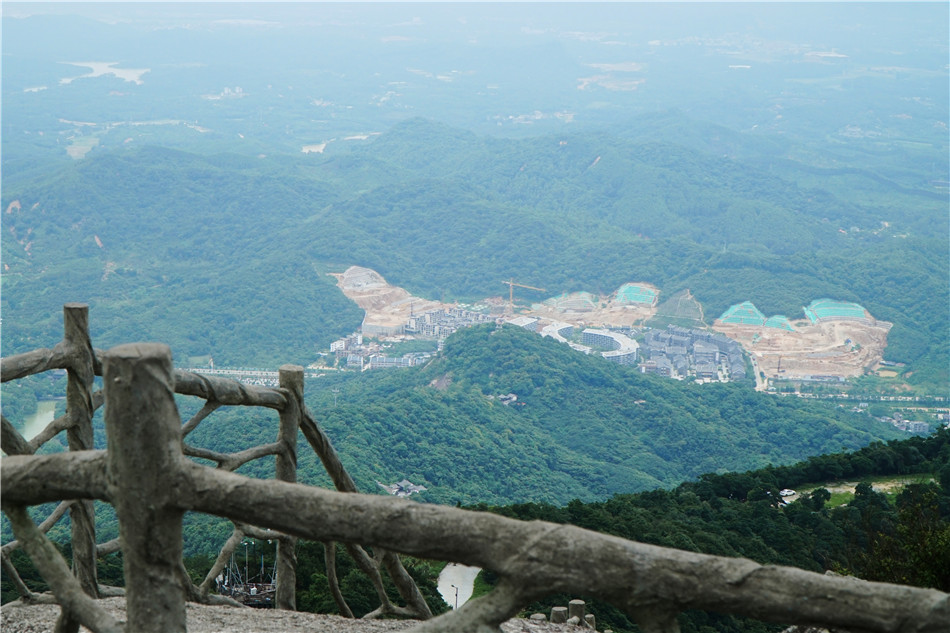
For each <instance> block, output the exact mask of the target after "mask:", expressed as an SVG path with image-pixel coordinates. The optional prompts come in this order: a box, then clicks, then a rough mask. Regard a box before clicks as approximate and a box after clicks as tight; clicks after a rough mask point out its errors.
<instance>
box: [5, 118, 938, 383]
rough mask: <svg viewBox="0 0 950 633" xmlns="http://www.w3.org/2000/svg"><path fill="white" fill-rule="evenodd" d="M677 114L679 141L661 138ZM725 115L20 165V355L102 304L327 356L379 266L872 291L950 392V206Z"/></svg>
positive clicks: (135, 324)
mask: <svg viewBox="0 0 950 633" xmlns="http://www.w3.org/2000/svg"><path fill="white" fill-rule="evenodd" d="M661 123H663V124H664V125H663V127H665V128H666V129H668V130H675V131H676V132H675V135H674V136H675V139H671V140H670V141H666V142H658V141H655V140H648V139H649V137H651V136H652V134H653V133H652V130H654V129H655V128H656V127H657V126H660V125H661ZM714 129H715V130H716V131H717V132H718V133H719V135H720V138H722V139H725V138H728V137H729V136H730V135H731V134H732V133H731V132H729V131H728V130H725V129H722V128H714ZM711 131H712V129H711V128H710V126H709V125H706V124H700V123H697V122H692V121H690V120H689V119H688V118H686V117H684V116H683V115H682V114H677V113H671V114H667V115H664V116H662V117H653V118H652V119H651V125H650V126H646V127H645V128H630V129H629V130H627V132H626V133H623V134H613V133H612V134H609V135H608V134H594V133H585V134H579V135H570V134H561V135H556V136H542V137H537V138H531V139H524V140H505V139H496V138H487V137H479V136H476V135H474V134H472V133H469V132H464V131H461V130H457V129H452V128H449V127H446V126H444V125H441V124H438V123H434V122H431V121H424V120H411V121H408V122H405V123H401V124H399V125H396V126H395V127H393V129H391V130H390V131H389V132H387V133H385V134H383V135H381V136H378V137H376V138H375V139H372V140H367V141H365V142H363V144H362V145H354V146H350V149H347V150H345V151H339V152H329V151H328V152H327V153H325V154H322V155H300V156H275V157H272V158H251V157H246V156H237V155H231V154H223V155H217V156H201V155H197V154H191V153H186V152H181V151H177V150H169V149H161V148H154V147H152V148H141V149H129V150H124V149H117V150H114V151H110V152H106V153H102V154H97V155H90V156H89V157H87V158H86V159H83V160H82V161H81V162H77V163H74V164H69V165H65V166H62V167H59V168H51V169H50V170H49V172H48V173H45V174H44V175H43V176H41V177H33V178H12V179H5V182H4V191H3V201H2V208H3V210H4V231H3V238H2V239H3V253H4V257H3V267H4V270H3V280H4V281H3V283H4V293H3V298H2V303H3V311H4V316H5V324H4V325H5V331H4V333H5V336H4V337H3V350H4V354H8V353H10V352H12V351H17V350H22V349H26V348H29V347H31V346H32V345H33V343H32V341H45V340H55V339H56V337H57V336H58V334H57V330H58V326H57V325H56V321H57V318H58V314H59V311H60V307H61V305H62V303H65V302H67V301H74V300H81V301H86V302H89V303H90V304H91V305H92V316H91V318H92V327H93V332H94V334H95V335H96V340H97V342H98V344H100V345H103V346H108V345H112V344H117V343H119V342H123V341H128V340H137V339H142V338H149V339H159V340H163V341H166V342H168V343H169V344H171V345H172V347H173V349H175V350H176V353H178V354H179V355H180V357H181V360H182V362H183V363H184V362H187V360H188V358H191V357H206V356H209V355H210V356H213V357H214V358H215V360H216V362H218V363H219V364H222V365H247V364H254V365H262V364H271V365H278V364H281V363H283V362H297V363H301V364H308V363H309V362H311V361H312V360H313V358H314V357H315V354H316V351H317V350H319V349H326V348H327V347H328V346H329V342H330V341H332V340H334V339H335V338H338V337H339V336H342V335H345V334H348V333H349V332H352V331H354V330H355V329H356V328H357V327H358V325H359V322H360V311H359V310H358V309H357V308H356V306H354V305H353V304H352V303H351V302H349V301H348V300H347V299H346V298H345V297H344V296H343V295H342V293H341V292H340V291H339V289H338V288H336V287H335V286H334V284H333V281H334V280H333V279H332V278H331V277H329V276H328V275H327V274H325V273H328V272H342V271H343V270H345V269H346V268H347V267H349V266H350V265H353V264H358V265H361V266H365V267H368V268H373V269H375V270H377V271H379V272H380V273H381V274H383V275H384V276H385V277H386V279H387V280H389V281H390V282H391V283H394V284H396V285H399V286H403V287H405V288H406V289H407V290H408V291H409V292H410V293H412V294H415V295H417V296H424V297H430V298H433V299H442V300H453V299H462V300H465V299H470V298H477V297H484V296H491V295H493V294H498V290H499V289H498V280H500V279H510V278H513V277H514V278H516V279H518V280H519V281H521V282H523V283H527V284H529V285H536V286H538V287H545V288H559V289H562V290H564V291H573V290H590V291H593V292H595V293H598V294H603V293H605V292H609V291H610V290H613V289H615V288H617V287H619V286H620V285H621V284H622V283H625V282H627V281H630V280H631V279H636V280H649V281H650V282H651V283H653V284H655V285H656V286H657V287H658V288H659V289H660V290H661V291H662V292H663V293H664V294H663V296H667V297H668V296H672V295H674V294H675V293H677V292H678V291H681V290H685V289H689V290H690V291H691V293H692V294H693V296H695V298H696V299H697V300H698V301H700V302H701V303H702V305H703V306H704V308H705V309H706V312H707V313H708V314H713V315H716V314H721V313H722V312H723V311H724V310H725V309H726V308H728V307H729V306H730V305H732V304H734V303H736V302H738V301H741V300H743V299H746V298H754V300H755V303H756V305H757V306H758V307H759V308H760V309H761V310H762V312H763V313H765V314H795V313H797V312H798V311H799V310H800V309H801V306H803V305H806V304H807V303H808V302H809V301H811V300H812V299H815V298H819V297H832V298H835V299H838V300H841V301H853V302H856V303H859V304H861V305H862V306H864V307H866V308H867V309H868V310H870V311H871V313H872V314H874V316H875V317H876V318H878V319H881V320H885V321H888V322H891V323H894V328H893V329H892V330H891V332H890V333H889V335H888V347H887V351H886V356H885V358H887V359H888V360H891V361H901V362H905V363H908V368H907V370H906V372H905V376H904V378H905V379H906V380H909V381H910V382H912V383H914V384H917V385H919V386H920V387H922V388H928V389H937V388H939V387H941V386H944V385H946V384H947V382H948V381H950V379H948V378H947V366H948V362H946V361H947V358H948V351H947V350H948V338H950V337H948V334H947V332H948V331H950V322H948V318H950V317H948V314H947V311H946V310H945V307H946V304H947V303H948V289H947V286H946V283H945V281H946V274H945V273H946V270H947V269H948V267H950V264H948V253H947V250H946V248H945V246H946V243H945V239H943V238H941V235H945V234H946V230H945V229H946V223H947V216H946V213H945V211H946V205H945V203H944V202H942V201H941V200H939V199H936V198H934V197H933V196H932V195H931V194H930V193H929V192H927V191H925V190H924V189H912V190H908V189H907V188H906V187H897V186H894V187H885V186H882V185H881V184H880V182H879V181H878V180H876V179H875V171H874V169H873V167H870V166H869V167H868V168H867V169H866V170H862V169H857V170H856V171H855V172H854V173H853V174H852V175H850V176H849V178H848V180H847V181H836V182H835V185H836V186H835V188H834V189H833V190H831V189H826V188H824V185H823V184H822V183H821V182H820V181H819V180H816V179H814V178H813V176H811V175H810V172H809V171H807V170H804V169H803V168H802V167H801V166H800V165H799V164H798V163H788V162H787V161H786V162H782V163H776V164H775V165H773V166H772V168H771V169H763V168H761V167H759V165H761V163H762V161H761V160H760V159H756V160H754V161H746V160H744V159H741V158H737V157H736V158H729V157H726V158H724V157H723V156H721V155H713V154H711V153H707V152H705V151H701V150H699V149H687V147H688V146H696V145H698V144H699V143H698V142H697V141H698V139H700V138H706V137H708V135H709V134H710V133H711ZM676 135H678V136H676ZM674 140H675V142H674ZM742 143H744V144H747V145H748V144H750V143H754V141H753V140H752V139H748V138H746V139H743V140H742ZM759 151H760V152H764V153H766V154H768V153H769V152H773V151H774V149H773V148H772V146H770V145H768V144H763V145H761V146H760V147H759ZM776 158H778V157H777V156H776ZM872 183H874V184H873V188H874V189H875V190H876V193H875V195H874V197H873V198H871V199H869V198H868V197H867V194H866V189H865V187H871V186H872Z"/></svg>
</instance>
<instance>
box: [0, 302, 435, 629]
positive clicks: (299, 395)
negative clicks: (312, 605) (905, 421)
mask: <svg viewBox="0 0 950 633" xmlns="http://www.w3.org/2000/svg"><path fill="white" fill-rule="evenodd" d="M63 315H64V317H63V319H64V331H65V335H64V340H63V341H62V342H61V343H59V344H58V345H56V346H55V347H54V348H53V349H40V350H35V351H32V352H27V353H25V354H19V355H16V356H11V357H8V358H4V359H3V361H2V380H3V381H4V382H6V381H8V380H15V379H18V378H23V377H26V376H30V375H33V374H37V373H41V372H44V371H49V370H54V369H65V370H66V371H67V373H68V376H69V380H68V383H67V406H66V410H67V413H66V415H64V416H62V417H61V418H58V419H56V420H54V421H52V422H51V423H50V424H48V425H47V426H46V428H45V429H43V430H42V431H41V432H40V433H39V434H38V435H37V436H36V437H34V438H33V439H32V440H30V441H26V440H25V439H24V438H23V437H22V436H21V435H20V433H19V432H18V431H17V430H16V429H15V427H14V426H13V424H12V423H10V422H9V421H8V420H7V419H5V418H4V419H3V420H2V436H0V439H2V447H3V451H4V452H5V453H6V454H7V455H32V454H34V453H35V452H36V451H37V450H38V449H39V448H40V447H41V446H42V445H43V444H44V443H45V442H47V441H49V440H50V439H52V438H53V437H55V436H56V435H57V434H59V433H61V432H62V431H66V432H67V435H68V437H69V448H70V450H71V451H81V450H90V449H92V417H93V414H94V413H95V411H96V410H97V409H98V408H99V407H100V406H101V405H102V404H103V401H104V393H103V392H104V390H102V391H93V390H92V387H93V383H94V377H95V376H101V375H102V362H101V352H97V351H95V350H93V348H92V343H91V341H90V337H89V329H88V307H87V306H85V305H83V304H67V305H66V306H65V307H64V310H63ZM173 378H174V382H173V385H174V392H175V393H177V394H180V395H187V396H194V397H197V398H200V399H202V400H204V404H203V406H202V407H201V408H200V410H199V411H198V412H197V413H196V414H195V415H194V416H192V417H191V419H189V420H188V421H187V422H186V423H185V424H183V425H181V428H180V430H179V435H180V437H181V438H182V442H181V444H182V452H183V454H184V455H186V456H188V457H194V458H201V459H205V460H208V461H211V462H214V463H215V464H217V467H218V468H219V469H221V470H226V471H233V470H236V469H237V468H239V467H240V466H242V465H244V464H246V463H248V462H250V461H252V460H255V459H259V458H262V457H266V456H269V455H274V456H275V476H276V479H277V480H279V481H285V482H294V481H296V476H297V475H296V464H297V435H298V429H301V430H302V431H303V434H304V436H305V437H306V438H307V440H308V442H309V443H310V444H311V445H312V446H313V447H314V449H315V450H316V452H317V454H318V456H319V457H320V459H321V461H322V462H323V463H324V464H326V465H327V470H328V472H329V474H330V476H331V479H332V480H333V481H334V483H335V484H336V485H337V486H338V487H339V488H340V489H341V490H345V491H347V492H356V491H357V489H356V486H355V484H354V483H353V480H352V479H351V478H350V476H349V474H348V473H347V472H346V470H345V468H344V467H343V465H342V463H341V462H340V460H339V457H338V456H337V454H336V451H335V450H334V448H333V445H332V444H331V443H330V441H329V438H327V436H326V435H325V434H324V433H323V431H322V430H321V429H320V427H319V426H318V425H317V423H316V421H315V420H314V417H313V415H312V414H311V413H310V412H309V411H308V410H307V408H306V405H305V404H304V401H303V369H302V368H301V367H298V366H295V365H286V366H284V367H281V369H280V372H279V385H280V388H279V389H271V388H267V387H258V386H253V385H245V384H242V383H240V382H237V381H234V380H227V379H221V378H215V377H211V376H202V375H196V374H192V373H189V372H184V371H181V370H175V371H174V373H173ZM225 405H229V406H244V407H266V408H270V409H274V410H277V411H278V414H279V429H278V434H277V439H276V441H275V442H273V443H271V444H265V445H262V446H254V447H250V448H247V449H245V450H242V451H240V452H238V453H233V454H226V453H220V452H217V451H212V450H208V449H204V448H200V447H195V446H191V445H189V444H187V443H185V442H184V441H183V440H184V438H185V437H187V436H188V435H189V434H190V433H191V432H192V431H194V430H195V429H196V428H197V427H198V425H199V424H200V423H201V422H202V421H203V420H205V419H206V418H207V417H208V416H209V415H210V414H211V413H213V412H214V411H215V410H217V409H218V408H220V407H221V406H225ZM176 415H177V414H176ZM74 437H75V438H78V439H75V440H74ZM67 509H69V510H70V513H71V514H70V518H71V521H72V526H73V533H72V544H73V552H74V558H73V570H74V573H75V575H76V577H77V578H79V579H80V582H81V584H82V587H83V590H84V591H85V592H86V593H87V594H88V595H90V596H93V597H96V596H106V595H115V594H116V593H121V590H116V589H115V588H112V587H103V586H100V585H99V584H98V583H97V581H96V577H95V575H96V564H95V563H96V557H97V556H104V555H106V554H109V553H112V552H116V551H118V550H119V549H120V548H121V546H120V539H119V538H117V539H113V540H112V541H109V542H107V543H102V544H99V545H96V542H95V528H94V524H93V522H92V501H91V500H88V499H83V500H79V501H67V502H63V503H62V504H60V506H58V507H57V508H56V510H55V511H54V512H53V513H52V514H51V515H50V516H49V517H48V518H47V519H46V520H45V521H44V522H43V524H42V525H41V526H39V528H40V531H41V533H44V534H45V533H46V532H47V531H48V530H49V529H50V528H51V527H52V526H53V525H54V524H55V523H56V522H57V521H58V520H59V518H60V517H62V516H63V514H64V512H65V511H66V510H67ZM77 517H78V518H77ZM245 537H252V538H259V539H267V540H276V541H277V557H276V558H277V559H276V574H275V576H276V595H275V600H274V602H275V606H277V607H278V608H282V609H294V608H295V602H296V601H295V595H294V589H295V584H296V582H295V581H296V558H295V553H294V551H295V544H296V537H294V536H292V535H289V534H284V533H280V532H275V531H273V530H267V529H263V528H260V527H255V526H253V525H250V524H247V523H244V522H235V523H234V530H233V533H232V535H231V537H230V538H229V539H228V540H227V541H226V542H225V544H224V546H223V548H222V549H221V551H220V553H219V555H218V557H217V560H216V561H215V564H214V566H213V567H212V569H211V571H210V572H209V573H208V574H207V576H206V577H205V579H204V580H203V582H202V583H201V584H200V585H198V586H194V585H193V584H192V583H191V581H190V578H189V577H188V575H187V574H186V573H185V571H184V567H183V566H182V565H179V566H178V568H177V582H178V583H179V584H181V585H182V587H183V589H184V591H185V593H186V595H187V597H188V599H189V600H191V601H195V602H204V603H231V604H236V603H234V602H233V601H232V600H230V599H228V598H226V597H224V596H218V595H215V594H212V593H211V590H212V588H213V586H214V580H215V578H216V577H217V576H218V574H220V572H221V571H222V570H223V568H224V566H225V565H226V564H227V561H228V559H229V558H230V557H231V554H232V553H233V552H234V550H235V549H236V548H237V546H238V545H239V544H240V543H241V542H242V541H243V539H244V538H245ZM325 545H326V546H327V549H328V551H331V552H335V549H334V548H333V546H332V544H330V543H327V544H325ZM19 546H20V540H19V539H18V540H17V541H13V542H11V543H7V544H6V545H4V546H3V548H2V549H0V561H2V563H3V567H4V570H5V572H6V573H7V574H8V575H9V576H10V577H11V579H12V580H13V583H14V585H15V586H16V588H17V590H18V592H19V594H20V596H21V598H22V599H23V600H26V601H40V600H44V599H47V598H46V597H43V596H38V595H35V594H33V593H32V592H31V591H30V590H29V588H28V587H27V586H26V584H25V583H23V582H22V580H21V579H20V577H19V575H18V574H17V572H16V569H15V568H14V567H13V565H12V564H11V562H10V559H9V554H10V552H11V551H12V550H13V549H16V548H17V547H19ZM346 547H347V549H348V551H349V552H350V554H351V555H353V557H354V558H355V559H356V562H357V564H358V565H359V568H360V569H361V570H362V571H363V572H364V573H365V574H367V575H368V576H369V578H370V580H371V582H372V583H373V586H374V587H375V588H376V592H377V595H378V596H379V599H380V607H379V608H377V609H376V610H375V611H373V612H371V613H369V614H367V615H366V616H364V617H378V616H382V615H391V614H399V615H404V616H408V617H416V618H427V617H431V615H432V613H431V610H430V609H429V607H428V605H427V604H426V603H425V600H424V599H423V598H422V594H421V593H420V592H419V590H418V588H417V587H416V584H415V582H414V581H413V580H412V578H411V577H410V576H409V574H408V573H406V571H405V569H404V568H403V566H402V563H401V561H400V560H399V558H398V557H397V556H395V555H394V554H392V553H390V552H385V551H383V550H380V549H377V550H374V556H370V554H368V553H367V551H366V550H365V549H363V548H362V547H361V546H359V545H357V544H347V545H346ZM327 565H328V570H327V577H328V579H330V582H331V593H332V594H333V595H334V597H335V599H336V601H337V605H338V607H339V609H340V612H341V613H343V614H344V615H348V616H350V617H352V616H353V613H352V611H351V609H350V608H349V606H348V605H347V603H346V601H345V599H344V598H343V595H342V593H341V592H340V590H339V587H338V585H337V579H336V578H337V577H336V573H335V569H334V568H333V567H331V565H335V561H334V559H333V557H330V558H329V559H328V562H327ZM381 567H385V568H386V570H387V571H388V572H389V574H390V575H391V577H392V578H393V582H394V584H395V586H396V588H397V590H398V591H399V593H400V595H401V596H402V597H403V599H404V600H405V601H406V603H407V606H405V607H401V606H398V605H395V604H393V603H392V602H391V601H390V599H389V596H388V594H387V592H386V590H385V585H384V583H383V579H382V575H381V573H380V569H381ZM59 626H62V627H63V628H64V630H75V629H76V628H77V627H78V624H76V623H69V622H66V621H64V622H63V623H62V624H61V625H58V627H59Z"/></svg>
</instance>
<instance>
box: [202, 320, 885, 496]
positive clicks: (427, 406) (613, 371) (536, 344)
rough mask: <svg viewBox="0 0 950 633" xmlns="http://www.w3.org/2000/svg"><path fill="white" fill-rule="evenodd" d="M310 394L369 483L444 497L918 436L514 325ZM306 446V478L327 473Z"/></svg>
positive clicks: (735, 466)
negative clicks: (410, 486)
mask: <svg viewBox="0 0 950 633" xmlns="http://www.w3.org/2000/svg"><path fill="white" fill-rule="evenodd" d="M307 393H308V396H307V400H308V403H309V406H310V407H311V409H312V410H313V411H314V413H315V414H316V416H317V418H318V419H319V421H320V423H321V424H322V425H323V426H324V427H325V429H326V430H327V432H328V434H329V435H330V437H331V438H332V439H333V442H334V445H335V446H336V447H337V450H338V451H339V453H340V455H341V457H342V459H343V461H344V462H345V464H346V466H347V468H348V469H349V470H350V472H351V473H352V474H353V476H354V478H355V479H356V480H357V483H358V484H359V485H360V487H361V489H363V490H374V489H375V483H374V482H375V481H377V480H378V481H382V482H383V483H391V482H394V481H399V480H401V479H403V478H404V477H405V478H408V479H409V480H410V481H412V482H413V483H415V484H421V485H424V486H426V487H427V488H428V491H427V492H426V493H424V494H423V496H422V498H423V499H424V500H426V501H430V502H438V503H455V502H462V503H477V502H484V503H511V502H520V501H547V502H550V503H556V504H563V503H566V502H567V501H569V500H571V499H583V500H597V499H603V498H605V497H607V496H608V495H611V494H614V493H618V492H635V491H640V490H649V489H653V488H657V487H671V486H674V485H676V484H678V483H680V482H682V481H684V480H686V479H689V478H692V477H696V476H698V475H700V474H702V473H707V472H724V471H733V470H745V469H749V468H755V467H761V466H765V465H766V464H787V463H790V462H794V461H797V460H800V459H803V458H805V457H807V456H810V455H817V454H821V453H826V452H837V451H840V450H842V449H843V448H844V449H855V448H859V447H861V446H864V445H866V444H868V443H869V442H871V441H874V440H878V439H891V438H895V437H898V436H902V435H903V434H902V433H901V432H899V431H897V430H895V429H894V427H892V426H890V425H887V424H882V423H878V422H876V421H874V420H873V419H872V418H871V417H870V416H867V415H856V414H852V413H850V412H847V411H846V410H845V409H843V408H836V407H833V406H829V405H824V404H821V403H818V402H816V401H807V400H802V399H799V398H778V397H775V396H769V395H764V394H760V393H757V392H755V391H753V390H751V389H749V388H748V387H745V386H740V385H735V384H707V385H696V384H685V383H681V382H677V381H671V380H667V379H663V378H657V377H651V376H647V375H642V374H640V373H638V372H636V371H635V370H633V369H630V368H625V367H621V366H619V365H615V364H612V363H610V362H608V361H606V360H604V359H603V358H600V357H595V356H585V355H584V354H581V353H579V352H576V351H574V350H572V349H570V348H569V347H568V346H567V345H564V344H562V343H558V342H556V341H554V340H552V339H548V338H542V337H540V336H538V335H536V334H533V333H531V332H528V331H526V330H523V329H521V328H516V327H514V326H504V327H502V328H500V329H496V328H495V327H494V326H479V327H475V328H469V329H466V330H462V331H460V332H458V333H456V334H455V335H453V336H452V337H450V338H449V339H448V341H447V342H446V346H445V353H444V355H443V356H442V357H441V358H439V359H437V360H435V361H433V362H432V363H430V364H429V365H428V366H426V367H424V368H412V369H407V370H401V371H394V372H365V373H363V374H360V375H358V376H352V375H351V377H350V378H345V377H343V376H338V377H329V376H328V377H327V378H325V379H321V380H318V381H310V382H308V385H307ZM509 393H514V394H516V395H517V402H514V403H511V404H508V405H505V404H503V403H502V402H501V401H500V400H499V399H498V398H497V396H500V395H507V394H509ZM219 415H222V414H221V413H219V414H216V415H215V416H213V417H217V416H219ZM236 428H237V427H235V421H233V420H232V421H230V422H229V421H227V420H226V419H222V421H220V422H214V420H209V421H208V422H206V423H205V424H202V426H201V427H199V430H198V431H196V432H195V433H196V434H198V433H204V434H206V435H205V436H204V439H200V438H196V439H195V441H196V442H199V443H200V442H211V443H214V445H215V446H216V448H217V450H237V449H238V448H241V447H244V446H245V445H244V444H243V442H245V441H247V436H249V435H252V434H254V433H257V432H259V433H260V436H261V438H262V439H263V438H268V437H270V436H271V435H272V433H273V426H272V424H269V425H268V424H264V423H262V424H261V425H260V427H259V429H257V430H255V429H256V427H255V426H254V425H252V424H251V423H249V422H247V421H244V422H242V424H241V426H240V433H238V432H236V431H228V429H236ZM242 436H243V439H242ZM225 442H228V443H231V444H233V445H227V446H225V445H223V443H225ZM238 442H242V443H241V444H238ZM305 453H307V452H306V451H303V452H302V455H301V458H300V462H301V475H300V477H301V479H302V480H306V481H318V480H319V478H317V477H316V476H315V473H317V472H318V471H319V463H317V462H315V461H314V458H313V457H312V456H310V455H307V454H305Z"/></svg>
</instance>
